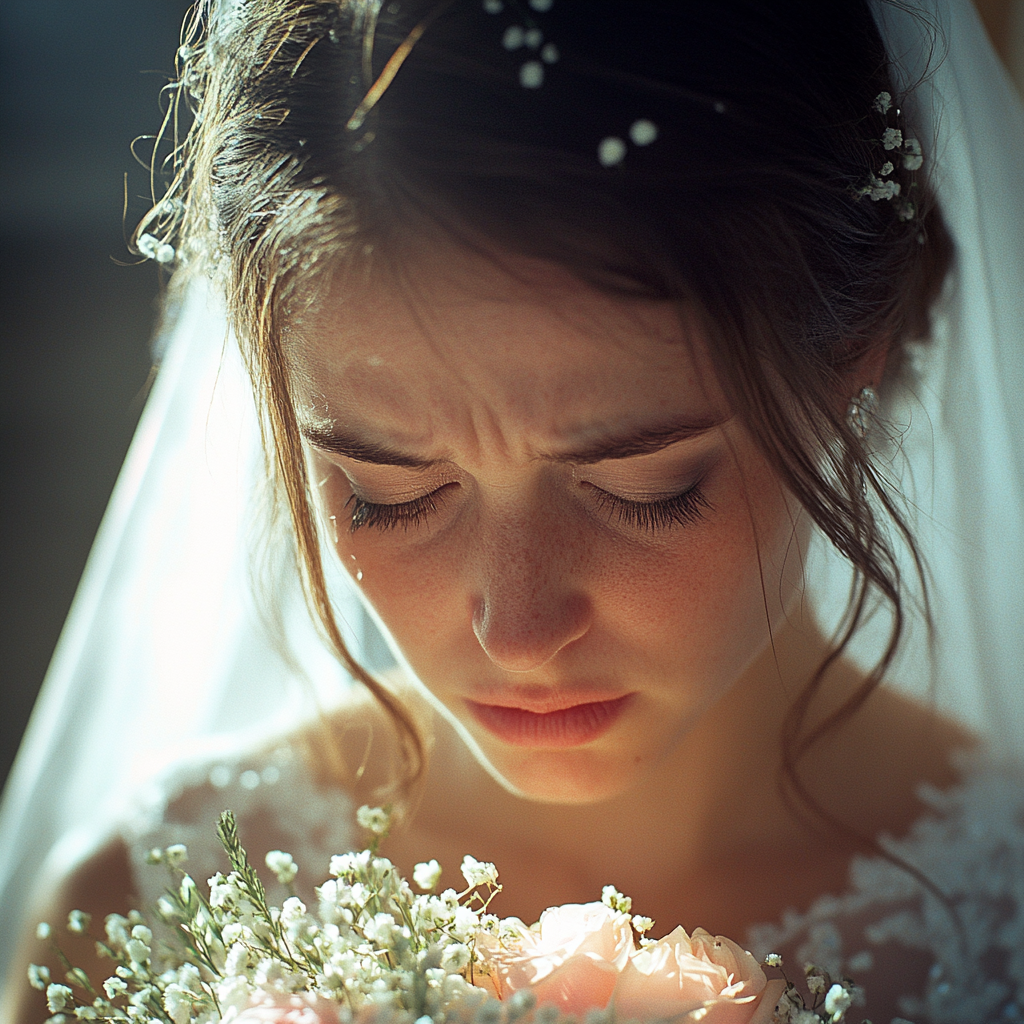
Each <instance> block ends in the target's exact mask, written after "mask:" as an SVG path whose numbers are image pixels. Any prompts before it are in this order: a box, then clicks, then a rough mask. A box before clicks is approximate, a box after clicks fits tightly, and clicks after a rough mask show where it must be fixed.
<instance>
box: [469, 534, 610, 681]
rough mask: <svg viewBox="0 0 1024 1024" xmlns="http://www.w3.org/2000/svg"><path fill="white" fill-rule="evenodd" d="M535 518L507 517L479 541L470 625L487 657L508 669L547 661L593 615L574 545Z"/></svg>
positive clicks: (579, 634) (520, 669) (574, 637)
mask: <svg viewBox="0 0 1024 1024" xmlns="http://www.w3.org/2000/svg"><path fill="white" fill-rule="evenodd" d="M541 525H542V528H541V529H538V528H537V526H536V525H535V524H532V523H531V522H530V521H529V520H528V519H526V520H523V519H521V520H519V521H517V522H509V521H506V522H504V523H503V524H501V526H500V528H498V529H497V530H495V531H494V535H493V536H492V537H490V538H489V541H488V542H485V543H484V544H483V545H481V546H482V548H483V551H482V557H481V560H480V563H479V577H478V578H479V588H478V591H477V594H476V596H475V599H474V606H473V611H472V618H473V632H474V633H475V634H476V638H477V640H478V641H479V643H480V646H481V647H482V648H483V649H484V652H485V653H486V654H487V657H488V658H490V660H491V661H492V662H493V663H494V664H495V665H497V666H498V667H499V668H501V669H504V670H505V671H508V672H529V671H531V670H533V669H537V668H540V667H541V666H543V665H546V664H547V663H548V662H549V661H550V660H551V659H552V658H554V657H555V655H556V654H558V652H559V651H561V650H563V649H564V648H566V647H568V646H569V645H570V644H571V643H573V642H574V641H576V640H578V639H579V638H580V637H582V636H583V635H584V634H585V633H586V632H587V630H588V629H589V628H590V625H591V621H592V608H591V603H590V601H589V599H588V597H587V595H586V593H585V592H584V590H583V587H582V580H581V565H582V553H581V552H580V550H579V544H578V543H577V544H576V545H574V544H573V543H572V542H571V540H570V539H569V538H564V537H563V538H557V537H554V536H552V533H551V531H550V530H549V529H546V528H543V526H544V524H541ZM547 525H548V526H550V523H548V524H547Z"/></svg>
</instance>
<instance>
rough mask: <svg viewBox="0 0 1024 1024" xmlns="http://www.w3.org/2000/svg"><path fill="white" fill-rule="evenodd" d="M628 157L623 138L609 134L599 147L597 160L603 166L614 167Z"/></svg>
mask: <svg viewBox="0 0 1024 1024" xmlns="http://www.w3.org/2000/svg"><path fill="white" fill-rule="evenodd" d="M625 158H626V144H625V143H624V142H623V141H622V139H619V138H616V137H615V136H614V135H609V136H608V138H606V139H602V140H601V143H600V145H599V146H598V147H597V160H598V163H600V164H601V166H602V167H614V166H615V165H616V164H621V163H622V161H623V160H624V159H625Z"/></svg>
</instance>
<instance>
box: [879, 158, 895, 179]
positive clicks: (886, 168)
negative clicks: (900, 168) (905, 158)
mask: <svg viewBox="0 0 1024 1024" xmlns="http://www.w3.org/2000/svg"><path fill="white" fill-rule="evenodd" d="M894 170H895V168H894V167H893V165H892V161H891V160H886V161H885V163H884V164H882V166H881V167H880V168H879V171H878V173H879V174H880V175H882V177H883V178H884V177H885V176H886V175H889V174H892V172H893V171H894Z"/></svg>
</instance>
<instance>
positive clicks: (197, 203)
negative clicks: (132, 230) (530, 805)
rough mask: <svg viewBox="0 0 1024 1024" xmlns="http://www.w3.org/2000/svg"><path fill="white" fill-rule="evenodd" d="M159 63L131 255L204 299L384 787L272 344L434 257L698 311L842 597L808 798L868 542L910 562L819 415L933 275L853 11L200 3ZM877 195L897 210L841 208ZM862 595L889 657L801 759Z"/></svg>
mask: <svg viewBox="0 0 1024 1024" xmlns="http://www.w3.org/2000/svg"><path fill="white" fill-rule="evenodd" d="M179 63H180V71H181V75H180V82H179V83H178V91H177V93H176V96H177V97H185V98H187V99H188V102H189V103H190V104H191V106H192V107H193V110H194V113H195V119H194V124H193V126H192V128H191V130H190V132H189V134H188V135H187V137H186V139H185V141H184V142H183V143H182V145H181V146H180V147H179V148H178V149H177V150H176V153H175V161H176V162H175V171H176V173H175V177H174V179H173V181H172V182H171V184H170V187H169V190H168V192H167V195H166V196H165V197H164V199H163V200H162V201H161V202H160V203H158V204H157V205H156V206H155V207H154V208H153V210H152V211H151V213H150V214H149V216H148V217H147V219H146V220H145V221H144V222H143V224H142V225H141V226H140V228H139V232H140V234H139V236H138V237H139V239H141V238H147V239H149V240H150V242H152V241H154V240H155V241H156V242H157V243H158V244H159V245H163V246H165V247H169V246H171V245H173V246H174V247H175V249H176V251H177V255H178V258H179V261H180V262H181V263H182V264H184V265H189V266H193V267H194V266H203V265H205V266H207V267H209V266H210V265H213V266H215V267H216V268H217V269H218V271H219V272H220V273H221V275H222V278H223V283H224V288H225V291H226V295H227V301H228V309H229V312H230V316H231V319H232V322H233V324H234V326H235V329H236V331H237V333H238V336H239V338H240V340H241V343H242V346H243V349H244V351H245V354H246V357H247V361H248V365H249V368H250V372H251V375H252V378H253V381H254V384H255V387H256V392H257V396H258V400H259V403H260V406H261V411H262V415H263V419H264V427H265V431H266V439H267V441H268V450H270V451H271V452H272V453H273V456H272V457H273V463H274V464H273V470H274V472H275V474H276V477H277V478H278V480H279V482H280V484H281V485H282V489H283V493H284V494H285V495H286V496H287V501H288V505H289V507H290V510H291V515H292V518H293V521H294V526H295V535H296V537H297V543H298V551H299V555H300V564H301V565H302V567H303V571H304V574H305V582H306V587H307V592H308V594H309V596H310V599H311V603H312V605H313V607H314V610H315V612H316V614H317V616H318V618H319V619H320V620H321V622H322V624H323V627H324V629H325V630H326V632H327V634H328V635H329V637H330V639H331V641H332V642H333V644H334V646H335V647H336V649H337V651H338V653H339V655H340V657H341V658H342V660H343V661H344V662H345V663H346V665H347V666H348V667H349V668H350V669H351V671H352V672H353V674H354V675H355V676H356V677H357V678H359V679H361V680H362V681H363V682H364V683H365V684H366V685H367V686H368V687H370V689H371V690H372V691H373V692H374V694H375V695H376V696H377V697H378V698H379V699H380V700H381V701H382V702H383V704H384V706H385V707H386V708H387V710H388V711H389V713H390V714H391V716H392V718H393V719H394V721H395V723H396V726H397V727H398V729H399V731H400V733H401V734H402V736H403V739H404V748H405V750H406V753H407V763H406V765H405V778H406V780H412V779H414V778H415V777H416V776H417V774H418V773H419V772H420V771H421V768H422V746H421V741H420V739H419V737H418V735H417V732H416V729H415V727H414V725H413V723H412V721H411V720H410V718H409V715H408V713H407V712H406V711H405V710H404V709H403V707H402V706H401V705H400V703H399V702H398V701H397V700H396V699H395V698H394V697H393V696H392V695H391V694H389V693H388V691H387V690H385V689H384V688H383V687H382V686H380V684H378V683H377V682H376V681H374V680H373V679H372V678H371V677H370V676H369V675H368V674H367V673H366V672H365V671H364V670H363V669H362V668H360V666H359V665H357V664H355V662H354V660H353V659H352V657H351V656H350V655H349V653H348V652H347V650H346V649H345V645H344V643H343V641H342V638H341V636H340V634H339V631H338V627H337V625H336V624H335V622H334V619H333V616H332V613H331V606H330V600H329V598H328V595H327V590H326V586H325V583H324V574H323V569H322V566H321V564H320V561H319V544H318V540H317V530H316V525H315V521H314V517H313V514H312V512H311V498H310V484H309V480H308V478H307V475H306V469H305V464H304V461H303V458H302V454H301V445H300V439H299V433H298V429H297V426H296V418H295V413H294V410H293V407H292V403H291V400H290V397H289V389H288V379H287V373H286V364H285V358H284V354H283V352H282V346H281V331H282V325H283V324H284V323H285V322H286V321H287V319H288V317H289V316H291V315H295V313H296V310H299V309H301V308H302V304H303V303H305V302H307V301H308V300H309V297H310V296H311V295H314V294H315V288H316V286H317V284H318V283H319V282H322V281H324V280H325V279H326V276H327V275H328V274H329V273H330V272H331V271H332V270H333V269H334V268H337V267H338V265H339V264H341V263H344V262H346V261H359V260H363V259H368V258H373V259H377V258H389V254H391V256H394V257H395V258H397V254H398V253H399V252H400V249H401V247H402V244H403V241H405V240H408V238H409V237H410V235H412V234H415V235H426V236H428V237H429V236H431V235H432V234H436V235H438V236H440V237H443V238H445V239H447V240H449V241H452V240H454V241H455V242H457V243H459V244H462V245H465V246H468V247H471V248H474V249H479V250H481V251H484V252H490V253H492V254H493V253H498V254H502V253H505V254H508V253H511V254H515V255H519V256H527V257H533V258H539V259H543V260H548V261H553V262H555V263H557V264H560V265H561V266H563V267H565V268H567V269H568V270H569V271H571V272H572V273H573V274H575V275H576V276H577V277H578V278H580V279H581V280H582V281H584V282H586V283H588V284H590V285H592V286H594V287H597V288H599V289H603V290H606V291H609V292H612V293H616V294H620V295H630V296H639V297H646V298H652V299H666V300H673V301H677V302H680V303H686V304H687V306H688V307H689V308H691V309H695V310H697V312H698V315H699V317H700V320H701V324H702V327H703V328H704V330H705V333H706V337H707V338H708V339H709V345H710V350H711V355H712V358H713V359H714V362H715V366H716V368H717V371H718V374H719V376H720V379H721V383H722V386H723V387H724V389H725V392H726V395H727V397H728V399H729V401H730V402H731V404H732V406H733V407H734V408H735V410H736V411H737V412H738V414H739V415H740V416H741V417H742V418H743V420H744V421H745V424H746V426H747V427H748V429H749V431H750V433H751V436H752V437H753V438H755V439H756V441H757V443H758V444H759V445H760V447H761V449H762V450H763V453H764V455H765V456H766V457H767V459H768V460H769V462H770V463H771V464H772V466H773V467H774V469H775V470H776V472H777V473H778V476H779V478H780V480H781V482H782V483H783V485H784V486H785V487H786V488H787V489H788V490H789V491H791V492H792V493H793V494H794V495H795V497H796V498H797V499H798V500H799V501H800V502H801V504H802V505H803V507H804V508H805V509H806V511H807V512H808V514H809V515H810V516H811V518H812V519H813V520H814V522H815V523H816V524H817V526H818V527H819V528H820V529H821V531H822V532H823V533H824V534H825V536H826V537H827V538H828V539H829V540H830V541H831V543H832V544H833V545H834V546H835V547H836V548H837V549H838V550H839V551H840V552H841V553H842V554H843V555H844V556H845V557H846V558H847V559H848V560H849V561H850V562H851V563H852V565H853V567H854V569H855V572H856V580H857V582H856V587H855V589H854V592H853V594H852V596H851V604H850V610H849V613H848V615H847V617H846V620H845V626H844V629H843V631H842V635H841V636H839V637H838V638H837V640H836V643H835V648H834V651H833V654H832V655H831V656H830V658H829V659H828V660H827V661H826V662H825V664H823V665H822V666H821V668H820V669H819V671H818V673H817V674H816V676H815V678H814V679H812V680H811V681H810V683H809V684H808V686H807V687H806V689H805V690H804V692H803V693H802V695H801V696H800V697H799V698H798V699H797V700H796V701H795V702H794V705H793V708H792V710H791V712H790V718H789V721H788V723H787V728H786V733H785V739H784V740H783V749H784V757H783V762H784V779H783V781H784V783H785V784H786V786H787V788H788V792H789V793H790V795H794V794H795V795H797V796H800V797H801V798H803V799H805V800H809V797H808V795H807V793H806V791H804V789H803V787H802V785H801V783H800V780H799V777H798V774H797V771H796V766H797V760H798V758H799V757H800V755H801V754H802V753H803V752H804V751H805V750H806V749H807V747H808V746H809V745H810V743H812V742H813V741H814V739H816V738H817V736H818V735H820V734H821V732H822V731H823V730H824V729H828V728H831V727H834V726H835V725H836V724H838V722H839V721H840V720H841V719H842V718H843V717H844V716H845V715H846V714H849V713H852V711H853V710H855V709H856V707H857V706H859V704H860V703H861V702H862V701H863V700H864V699H865V698H866V697H867V696H868V694H869V693H870V692H871V689H872V688H873V687H874V686H875V685H876V684H877V682H878V681H879V679H880V678H881V676H882V674H883V673H884V671H885V669H886V667H887V666H888V664H889V662H890V661H891V659H892V656H893V654H894V652H895V649H896V646H897V644H898V641H899V638H900V632H901V628H902V615H903V612H902V605H901V582H900V574H899V569H898V566H897V562H896V556H895V551H894V548H893V546H892V544H893V542H892V540H891V539H890V537H891V535H893V533H894V532H895V535H897V536H898V535H900V534H902V536H903V538H904V539H905V541H906V542H907V543H909V545H910V547H911V550H914V547H913V538H912V537H911V536H910V534H909V531H908V530H907V527H906V525H905V523H904V520H903V519H902V518H901V516H900V514H899V511H898V509H897V508H896V507H895V505H894V503H893V501H892V499H891V498H890V496H889V494H888V493H887V492H886V489H885V487H884V485H883V483H882V481H881V480H880V479H879V477H878V476H877V474H876V472H875V471H874V470H873V469H872V466H871V463H870V462H869V460H868V453H867V451H866V450H865V447H864V444H863V441H862V439H861V438H860V437H859V436H858V435H857V433H856V432H855V431H853V430H852V429H851V428H850V426H849V425H848V424H847V423H846V421H845V416H844V413H845V408H846V400H847V399H848V397H849V395H850V394H853V393H855V392H856V390H858V389H859V387H860V383H858V382H856V380H855V377H854V376H853V375H854V374H855V370H856V367H857V365H858V363H859V361H860V360H861V359H862V358H863V357H864V356H866V355H867V354H869V353H871V352H872V351H874V350H876V348H877V347H879V346H893V348H894V350H895V351H897V352H898V351H899V346H900V345H901V343H902V342H904V341H906V340H909V339H911V338H921V337H924V336H925V335H926V334H927V331H928V311H929V307H930V304H931V302H932V300H933V298H934V297H935V295H936V294H937V292H938V290H939V288H940V286H941V283H942V280H943V277H944V274H945V271H946V268H947V264H948V262H949V241H948V236H947V234H946V232H945V230H944V228H943V225H942V223H941V220H940V217H939V214H938V212H937V210H936V209H935V207H934V204H933V202H932V199H931V195H930V192H929V190H928V187H927V184H926V182H925V180H924V176H923V173H921V172H919V171H918V167H919V166H920V160H916V161H915V160H913V159H901V158H900V156H901V151H900V150H898V149H897V150H895V151H893V152H890V149H891V148H892V147H889V149H887V148H886V142H887V141H891V136H886V135H885V133H886V129H887V128H893V129H895V130H897V131H899V130H900V128H901V126H900V124H899V123H898V121H896V120H895V118H897V117H898V111H897V109H896V108H897V107H898V103H899V97H898V94H897V89H896V87H895V85H894V80H893V77H892V76H891V69H890V66H889V61H888V58H887V55H886V52H885V48H884V46H883V43H882V40H881V38H880V36H879V33H878V30H877V28H876V26H875V23H874V20H873V18H872V14H871V11H870V9H869V6H868V4H867V3H866V2H864V0H843V2H835V3H822V2H821V0H760V2H757V0H716V2H715V3H710V4H709V3H707V2H703V0H702V2H691V0H587V2H586V3H584V2H582V0H553V2H552V0H529V3H526V2H522V3H520V2H518V0H504V2H503V3H502V2H500V0H483V2H482V0H390V2H387V0H205V2H202V3H200V4H199V5H198V7H197V10H196V12H195V13H194V15H193V18H192V21H191V23H190V25H189V26H188V27H187V31H186V39H185V45H184V46H183V47H182V49H181V50H180V51H179ZM882 93H889V94H892V95H893V96H895V97H897V101H896V104H895V105H894V107H893V109H892V110H890V111H888V112H886V111H883V110H882V109H881V107H882V106H883V104H878V103H876V98H877V97H879V95H880V94H882ZM631 131H632V135H631ZM887 162H891V163H892V164H893V166H892V167H890V168H889V169H888V170H885V169H884V167H885V164H886V163H887ZM886 174H887V175H888V180H889V181H891V183H892V184H891V185H888V186H886V187H887V188H888V189H889V192H890V195H891V194H892V193H895V192H896V191H897V187H898V192H899V197H900V199H899V202H894V201H884V199H883V198H880V197H879V195H878V194H877V193H871V192H870V190H869V189H868V188H866V186H867V185H868V184H870V183H871V182H872V181H874V182H876V183H878V182H879V178H880V177H882V176H885V175H886ZM866 193H868V194H866ZM162 251H166V248H165V249H164V250H162ZM370 253H372V255H371V256H368V255H367V254H370ZM879 506H880V507H881V508H882V509H884V510H885V512H886V513H887V514H888V518H889V519H890V520H891V521H890V522H889V523H885V524H883V523H882V522H879V520H878V515H877V514H876V511H875V510H876V508H878V507H879ZM893 524H894V526H895V531H893V529H892V526H893ZM873 593H874V594H879V595H881V596H882V598H883V599H884V600H885V601H886V602H887V603H888V604H889V605H890V606H891V608H892V611H893V628H892V634H891V637H890V642H889V645H888V648H887V650H886V651H885V652H884V653H883V655H882V657H881V658H880V660H879V663H878V665H877V667H876V668H875V670H874V671H873V672H872V673H870V675H869V677H868V679H867V680H866V682H865V684H864V687H863V689H862V690H861V692H860V694H859V695H858V697H857V698H855V699H854V700H853V701H851V702H850V703H849V704H848V705H847V706H846V707H845V708H844V709H843V712H842V713H841V714H839V715H837V716H833V717H832V719H829V720H827V721H826V723H825V725H824V726H821V727H818V729H816V730H814V732H813V733H811V734H808V731H807V730H806V729H804V728H803V725H804V721H805V718H806V714H807V710H808V707H809V705H810V702H811V700H812V698H813V696H814V693H815V692H816V690H817V688H818V686H819V685H820V683H821V680H822V678H823V676H824V673H825V672H826V670H827V669H828V667H829V665H830V664H831V662H832V661H834V660H835V658H837V657H838V656H839V654H840V653H841V652H842V651H843V649H844V648H845V646H846V644H847V642H848V640H849V639H850V637H851V636H852V635H853V633H854V632H855V631H856V629H857V628H858V626H859V625H860V624H861V622H862V620H863V618H864V615H865V610H866V605H867V601H868V598H869V597H870V596H871V595H872V594H873Z"/></svg>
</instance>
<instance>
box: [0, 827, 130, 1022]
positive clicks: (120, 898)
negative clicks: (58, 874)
mask: <svg viewBox="0 0 1024 1024" xmlns="http://www.w3.org/2000/svg"><path fill="white" fill-rule="evenodd" d="M132 878H133V876H132V870H131V865H130V859H129V854H128V849H127V847H126V846H125V844H124V843H123V842H122V841H121V840H120V839H112V840H110V841H108V842H106V843H105V844H103V845H102V846H101V847H100V848H99V849H97V850H96V851H95V852H94V853H93V854H92V855H91V856H89V857H88V858H87V859H85V860H83V861H82V862H81V863H80V864H79V865H78V866H77V867H75V868H74V869H72V870H71V871H70V872H69V873H68V874H67V875H66V876H64V878H63V879H62V880H60V881H59V882H58V883H57V884H56V885H55V886H53V887H52V888H50V891H49V892H47V893H41V894H40V895H39V897H38V898H37V900H36V901H35V903H34V904H33V905H32V910H31V911H30V913H29V916H28V918H27V922H28V923H27V927H26V930H25V934H24V935H23V937H22V940H21V943H20V945H19V948H18V950H17V953H16V954H15V956H14V958H13V960H12V962H11V964H10V966H9V970H8V974H7V977H6V978H4V987H3V996H2V999H0V1020H3V1021H9V1022H11V1024H39V1022H40V1021H43V1020H46V1019H47V1017H48V1016H49V1012H48V1011H47V1008H46V998H45V995H44V993H43V992H39V991H36V990H35V989H32V988H30V987H29V984H28V979H27V970H28V965H29V964H32V963H34V964H40V965H45V966H47V967H49V969H50V972H51V974H52V977H53V980H54V981H57V982H63V981H64V970H63V969H62V968H61V966H60V964H59V963H58V961H57V958H56V956H54V954H53V952H52V950H51V949H50V947H49V945H48V943H46V942H44V941H41V940H39V939H38V938H36V935H35V929H36V924H37V922H39V921H47V922H49V923H50V924H51V925H52V927H53V935H54V938H55V939H56V940H57V942H58V943H59V945H60V947H61V949H62V950H63V951H64V953H65V954H66V955H67V957H68V959H69V960H70V961H71V963H72V964H74V965H75V966H76V967H81V968H83V969H84V970H85V972H86V974H88V975H89V977H90V978H91V979H92V980H93V981H94V982H95V981H96V980H97V979H102V978H106V977H107V976H108V975H109V974H110V970H111V962H110V961H109V960H101V959H100V958H99V957H98V956H97V955H96V949H95V939H94V938H91V937H88V936H85V935H73V934H71V933H69V932H68V931H66V930H65V928H64V925H65V923H66V921H67V919H68V914H69V913H70V912H71V911H72V910H81V911H83V912H84V913H86V914H89V915H91V916H92V918H93V925H92V927H91V929H90V930H91V932H92V933H93V935H94V936H96V935H99V936H102V934H103V920H104V918H105V917H106V916H107V914H111V913H117V914H127V913H128V911H129V910H130V909H131V908H132V906H133V905H134V902H135V900H134V895H133V892H132V887H133V881H132Z"/></svg>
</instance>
